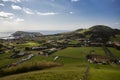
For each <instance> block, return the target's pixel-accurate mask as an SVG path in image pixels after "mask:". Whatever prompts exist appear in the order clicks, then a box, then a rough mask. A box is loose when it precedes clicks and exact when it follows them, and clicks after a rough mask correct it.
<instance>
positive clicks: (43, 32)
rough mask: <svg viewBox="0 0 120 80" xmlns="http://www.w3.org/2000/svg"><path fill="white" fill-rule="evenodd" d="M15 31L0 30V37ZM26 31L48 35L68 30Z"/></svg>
mask: <svg viewBox="0 0 120 80" xmlns="http://www.w3.org/2000/svg"><path fill="white" fill-rule="evenodd" d="M14 32H15V31H11V32H0V38H3V39H4V38H6V37H9V36H11V34H13V33H14ZM26 32H39V33H41V34H43V35H50V34H58V33H63V32H69V31H67V30H37V31H26Z"/></svg>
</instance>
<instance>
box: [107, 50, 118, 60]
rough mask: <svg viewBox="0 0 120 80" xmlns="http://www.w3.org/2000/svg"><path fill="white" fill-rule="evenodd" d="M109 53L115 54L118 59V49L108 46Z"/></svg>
mask: <svg viewBox="0 0 120 80" xmlns="http://www.w3.org/2000/svg"><path fill="white" fill-rule="evenodd" d="M109 50H110V51H111V53H112V54H113V55H114V56H116V57H117V58H118V59H120V50H117V49H116V48H109Z"/></svg>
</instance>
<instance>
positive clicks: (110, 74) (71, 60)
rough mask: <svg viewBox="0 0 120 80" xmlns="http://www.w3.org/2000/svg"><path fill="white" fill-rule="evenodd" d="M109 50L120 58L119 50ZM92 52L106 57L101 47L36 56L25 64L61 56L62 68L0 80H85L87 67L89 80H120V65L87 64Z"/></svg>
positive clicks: (59, 60)
mask: <svg viewBox="0 0 120 80" xmlns="http://www.w3.org/2000/svg"><path fill="white" fill-rule="evenodd" d="M109 49H110V50H111V51H114V52H116V53H113V54H115V55H116V56H118V57H120V53H119V51H118V50H116V49H114V48H109ZM91 50H94V54H100V55H106V54H105V52H104V50H103V49H102V48H101V47H75V48H73V47H69V48H66V49H63V50H60V51H57V52H55V53H53V54H52V55H50V56H49V57H45V56H40V55H36V56H35V57H33V58H32V59H31V60H29V61H27V62H25V63H29V62H33V63H34V62H37V61H53V59H54V57H55V56H60V57H59V58H58V59H57V60H56V61H55V62H58V63H62V64H63V65H62V66H59V67H53V68H49V69H44V70H37V71H31V72H26V73H21V74H15V75H9V76H5V77H2V78H0V80H83V73H84V71H85V69H86V66H89V67H90V70H89V73H88V80H113V79H114V80H120V77H119V76H120V68H119V67H120V65H116V64H108V65H102V64H90V63H88V62H87V59H86V55H87V54H89V52H90V51H91ZM0 65H1V64H0Z"/></svg>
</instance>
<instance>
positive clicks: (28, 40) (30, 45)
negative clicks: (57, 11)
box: [0, 25, 120, 80]
mask: <svg viewBox="0 0 120 80" xmlns="http://www.w3.org/2000/svg"><path fill="white" fill-rule="evenodd" d="M13 35H14V36H15V37H17V36H19V37H20V38H15V39H8V40H1V41H0V80H112V79H113V78H114V79H115V80H119V79H120V78H119V76H120V68H119V67H120V65H119V64H120V46H119V45H120V44H119V42H120V39H119V37H120V36H119V35H120V34H119V30H118V29H112V28H110V27H108V26H103V25H97V26H93V27H91V28H89V29H78V30H75V31H72V32H66V33H60V34H54V35H42V34H40V33H31V32H23V31H17V32H15V33H13ZM21 37H22V38H21ZM106 41H107V42H106ZM109 41H110V43H109V44H108V42H109ZM116 44H117V45H116ZM103 73H104V74H103ZM108 76H109V77H108Z"/></svg>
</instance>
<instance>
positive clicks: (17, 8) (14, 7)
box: [11, 5, 22, 10]
mask: <svg viewBox="0 0 120 80" xmlns="http://www.w3.org/2000/svg"><path fill="white" fill-rule="evenodd" d="M11 7H12V9H14V10H21V9H22V8H21V7H20V6H18V5H11Z"/></svg>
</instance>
